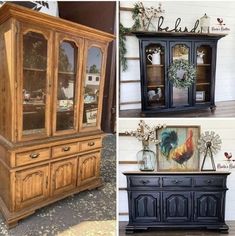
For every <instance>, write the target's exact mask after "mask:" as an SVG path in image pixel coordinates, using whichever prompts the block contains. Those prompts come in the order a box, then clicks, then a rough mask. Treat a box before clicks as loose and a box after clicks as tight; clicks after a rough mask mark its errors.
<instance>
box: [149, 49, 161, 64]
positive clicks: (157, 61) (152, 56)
mask: <svg viewBox="0 0 235 236" xmlns="http://www.w3.org/2000/svg"><path fill="white" fill-rule="evenodd" d="M147 58H148V60H149V61H150V62H151V63H152V65H160V64H161V60H160V52H154V53H153V54H148V56H147Z"/></svg>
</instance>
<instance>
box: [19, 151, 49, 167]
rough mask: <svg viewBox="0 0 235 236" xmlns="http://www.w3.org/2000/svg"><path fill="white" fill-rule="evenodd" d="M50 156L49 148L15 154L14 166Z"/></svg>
mask: <svg viewBox="0 0 235 236" xmlns="http://www.w3.org/2000/svg"><path fill="white" fill-rule="evenodd" d="M49 158H50V148H43V149H38V150H34V151H30V152H22V153H18V154H16V166H23V165H27V164H31V163H34V162H38V161H43V160H47V159H49Z"/></svg>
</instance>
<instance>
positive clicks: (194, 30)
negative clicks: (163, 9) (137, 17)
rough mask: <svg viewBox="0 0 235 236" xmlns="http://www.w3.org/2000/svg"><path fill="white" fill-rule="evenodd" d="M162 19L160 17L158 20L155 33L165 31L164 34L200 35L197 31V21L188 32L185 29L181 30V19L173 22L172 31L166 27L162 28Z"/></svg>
mask: <svg viewBox="0 0 235 236" xmlns="http://www.w3.org/2000/svg"><path fill="white" fill-rule="evenodd" d="M163 22H164V17H163V16H160V17H159V19H158V24H157V31H165V32H191V33H200V30H197V28H198V26H199V20H197V21H196V22H195V24H194V27H193V28H192V29H191V30H189V29H188V28H187V27H184V28H182V27H181V26H180V22H181V18H177V19H176V21H175V27H174V28H173V29H170V28H169V27H168V26H167V27H163V26H162V25H163Z"/></svg>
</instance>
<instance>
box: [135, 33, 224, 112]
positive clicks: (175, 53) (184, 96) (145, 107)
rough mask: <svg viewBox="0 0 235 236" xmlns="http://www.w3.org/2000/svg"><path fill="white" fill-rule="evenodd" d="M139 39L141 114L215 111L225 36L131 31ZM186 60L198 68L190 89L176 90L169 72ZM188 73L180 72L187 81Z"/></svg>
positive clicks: (180, 75) (179, 75)
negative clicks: (218, 63)
mask: <svg viewBox="0 0 235 236" xmlns="http://www.w3.org/2000/svg"><path fill="white" fill-rule="evenodd" d="M132 34H134V35H136V36H137V37H138V39H139V47H140V75H141V106H142V114H143V115H147V114H152V115H153V114H154V113H160V112H172V111H183V110H193V109H202V108H208V107H210V108H211V110H214V109H215V101H214V100H215V99H214V97H215V72H216V53H217V42H218V40H219V39H221V38H222V37H225V36H226V34H201V33H200V34H199V33H187V32H186V33H185V32H142V31H139V32H132ZM176 59H183V60H186V61H188V62H189V64H191V65H193V66H194V67H195V69H196V80H195V82H194V83H193V84H192V85H191V86H190V87H188V88H182V89H181V88H177V87H175V86H174V85H173V84H172V83H171V82H170V80H169V79H168V69H169V67H170V65H171V64H172V62H174V60H176ZM184 74H185V72H184V71H183V70H182V71H180V70H178V71H177V77H179V78H181V77H182V79H183V78H184Z"/></svg>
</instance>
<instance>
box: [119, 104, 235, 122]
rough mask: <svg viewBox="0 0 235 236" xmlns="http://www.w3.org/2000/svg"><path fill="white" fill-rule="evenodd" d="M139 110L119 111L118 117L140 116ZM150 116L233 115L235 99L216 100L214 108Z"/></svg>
mask: <svg viewBox="0 0 235 236" xmlns="http://www.w3.org/2000/svg"><path fill="white" fill-rule="evenodd" d="M140 112H141V110H140V109H138V110H137V109H135V110H124V111H120V112H119V117H141V115H140ZM152 117H170V118H171V117H216V118H217V117H235V101H226V102H217V103H216V110H215V111H214V112H211V111H210V109H203V110H197V111H191V112H171V113H159V114H154V116H152Z"/></svg>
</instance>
